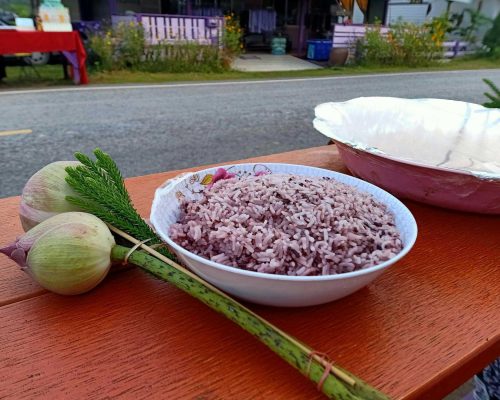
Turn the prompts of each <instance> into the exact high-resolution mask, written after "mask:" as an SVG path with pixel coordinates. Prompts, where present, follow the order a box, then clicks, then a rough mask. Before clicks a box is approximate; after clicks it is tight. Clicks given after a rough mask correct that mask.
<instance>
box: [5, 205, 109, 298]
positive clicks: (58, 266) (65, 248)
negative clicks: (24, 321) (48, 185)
mask: <svg viewBox="0 0 500 400" xmlns="http://www.w3.org/2000/svg"><path fill="white" fill-rule="evenodd" d="M114 245H115V240H114V238H113V235H112V234H111V232H110V231H109V229H108V227H107V226H106V224H105V223H104V222H102V221H101V220H100V219H99V218H97V217H95V216H93V215H91V214H86V213H80V212H70V213H63V214H59V215H57V216H54V217H52V218H49V219H47V220H45V221H44V222H42V223H40V224H39V225H37V226H36V227H35V228H33V230H31V231H29V232H28V233H26V234H25V235H24V236H22V237H21V238H19V239H17V240H16V242H14V243H13V244H11V245H9V246H6V247H4V248H3V249H0V252H1V253H4V254H7V255H8V256H9V257H10V258H12V259H13V260H14V261H16V262H17V263H18V264H19V265H20V266H21V268H22V269H23V270H25V271H26V272H27V273H29V274H30V275H31V276H32V277H33V279H34V280H35V281H37V282H38V283H39V284H40V285H41V286H43V287H44V288H45V289H47V290H50V291H52V292H55V293H59V294H66V295H72V294H80V293H85V292H87V291H89V290H91V289H93V288H94V287H95V286H97V285H98V284H99V283H100V282H101V281H102V280H103V279H104V277H105V276H106V274H107V273H108V271H109V268H110V266H111V249H112V248H113V246H114Z"/></svg>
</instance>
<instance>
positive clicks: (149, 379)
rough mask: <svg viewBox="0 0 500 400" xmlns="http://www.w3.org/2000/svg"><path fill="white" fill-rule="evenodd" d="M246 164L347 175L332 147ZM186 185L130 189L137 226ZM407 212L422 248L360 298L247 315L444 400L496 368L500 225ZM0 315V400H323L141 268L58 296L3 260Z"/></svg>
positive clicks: (134, 182) (480, 218) (391, 388)
mask: <svg viewBox="0 0 500 400" xmlns="http://www.w3.org/2000/svg"><path fill="white" fill-rule="evenodd" d="M247 161H258V162H286V163H300V164H305V165H310V166H315V167H321V168H328V169H331V170H336V171H342V172H345V168H344V166H343V164H342V162H341V161H340V159H339V155H338V153H337V150H336V148H335V146H324V147H317V148H311V149H306V150H299V151H294V152H289V153H283V154H275V155H270V156H266V157H259V158H254V159H251V160H247ZM194 169H196V168H193V170H194ZM180 172H182V171H171V172H164V173H159V174H154V175H148V176H142V177H137V178H131V179H127V181H126V183H127V187H128V189H129V190H130V193H131V196H132V199H133V201H134V203H135V205H136V206H137V208H138V210H139V211H140V212H141V213H142V215H144V216H145V217H147V216H148V215H149V210H150V205H151V201H152V198H153V194H154V190H155V188H156V187H158V186H159V185H160V184H161V183H162V182H164V181H165V180H166V179H167V178H171V177H173V176H175V175H177V174H178V173H180ZM405 203H406V204H407V205H408V207H409V208H410V210H411V211H412V212H413V214H414V215H415V218H416V220H417V223H418V227H419V237H418V239H417V242H416V244H415V247H414V248H413V250H412V251H411V252H410V253H409V254H408V255H407V256H406V257H405V258H404V259H403V260H401V261H400V262H398V263H397V264H395V265H394V266H391V267H390V268H389V269H388V270H387V271H386V272H385V273H384V274H383V275H382V276H380V277H379V278H377V279H376V280H375V281H374V282H373V283H372V284H370V285H368V286H367V287H366V288H364V289H362V290H360V291H359V292H357V293H355V294H353V295H351V296H349V297H347V298H344V299H342V300H339V301H336V302H333V303H330V304H325V305H322V306H316V307H308V308H296V309H285V308H273V307H264V306H256V305H249V306H250V308H251V309H252V310H254V311H256V312H257V313H259V314H260V315H262V316H263V317H264V318H267V319H269V320H270V321H271V322H272V323H274V324H276V325H277V326H278V327H280V328H282V329H283V330H285V331H287V332H288V333H290V334H292V335H294V336H296V337H297V338H299V339H300V340H302V341H304V342H306V343H308V344H309V345H310V346H311V347H312V348H314V349H316V350H318V351H322V352H325V353H327V354H328V355H329V356H330V357H331V358H332V359H333V360H334V362H337V363H338V364H339V365H341V366H343V367H345V368H347V369H349V370H350V371H351V372H353V373H355V374H356V375H358V376H360V377H361V378H363V379H365V380H366V381H367V382H369V383H370V384H371V385H373V386H375V387H376V388H378V389H380V390H381V391H383V392H384V393H386V394H387V395H389V396H390V397H391V398H394V399H404V400H419V399H420V400H433V399H435V400H438V399H442V398H443V396H445V395H446V394H447V393H449V392H451V391H452V390H453V389H455V388H456V387H458V386H459V385H461V384H462V383H463V382H465V381H466V380H467V379H469V378H470V377H471V376H472V375H473V374H474V373H476V372H477V371H479V370H480V369H482V368H483V367H484V366H486V365H487V364H488V363H490V362H491V361H493V360H494V359H495V358H496V357H498V356H499V355H500V313H499V308H500V307H499V306H500V279H499V278H500V246H499V245H498V243H499V239H500V217H499V216H487V215H475V214H467V213H461V212H455V211H450V210H444V209H440V208H436V207H431V206H427V205H423V204H418V203H414V202H411V201H405ZM18 204H19V198H18V197H13V198H6V199H2V200H0V213H1V215H2V220H1V222H0V227H1V228H0V244H6V243H9V242H11V241H12V240H14V239H15V237H16V236H17V235H19V234H20V233H21V227H20V224H19V219H18V216H17V209H18ZM297 295H298V296H300V293H297ZM0 305H1V306H0V321H1V322H0V349H1V351H0V378H1V382H2V383H1V385H0V398H2V399H16V400H20V399H33V398H47V399H55V398H67V399H83V398H85V399H128V398H130V399H140V398H148V399H316V398H317V399H320V398H322V394H321V393H319V392H318V391H316V388H315V386H314V385H313V384H311V382H310V381H309V380H308V379H307V378H305V377H302V376H301V375H300V374H299V373H298V372H297V371H296V370H294V369H293V368H292V367H290V366H289V365H288V364H286V363H285V362H284V361H282V360H281V359H280V358H279V357H278V356H276V355H275V354H274V353H272V352H271V351H270V350H269V349H267V348H266V347H265V346H264V345H262V344H261V343H260V342H258V341H257V340H256V339H255V338H253V337H252V336H251V335H249V334H248V333H246V332H245V331H243V330H241V329H240V328H239V327H237V326H236V325H235V324H233V323H232V322H230V321H228V320H227V319H225V318H224V317H223V316H221V315H219V314H217V313H216V312H214V311H212V310H211V309H209V308H207V307H206V306H205V305H203V304H201V303H200V302H198V301H197V300H195V299H193V298H191V297H190V296H188V295H187V294H185V293H184V292H181V291H180V290H178V289H176V288H175V287H173V286H171V285H169V284H167V283H165V282H162V281H159V280H156V279H155V278H153V277H152V276H150V275H148V274H146V273H144V272H142V271H141V270H139V269H135V268H129V269H121V270H118V271H115V272H114V273H112V274H110V276H108V278H106V280H105V281H104V282H103V283H102V284H101V285H100V286H99V287H98V288H96V289H95V290H93V291H91V292H90V293H88V294H85V295H81V296H74V297H63V296H58V295H55V294H52V293H48V292H46V291H44V290H43V289H41V288H40V287H39V286H37V285H36V284H35V283H33V282H32V281H31V279H30V278H29V277H28V276H27V275H26V274H24V273H23V272H21V271H20V270H19V268H18V267H17V266H16V265H15V264H14V263H13V262H11V261H10V260H9V259H7V257H3V256H1V255H0Z"/></svg>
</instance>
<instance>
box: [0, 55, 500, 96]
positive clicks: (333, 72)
mask: <svg viewBox="0 0 500 400" xmlns="http://www.w3.org/2000/svg"><path fill="white" fill-rule="evenodd" d="M499 67H500V63H499V62H498V60H491V59H488V58H467V59H465V58H464V59H457V60H452V61H449V62H444V63H439V64H435V65H433V66H430V67H426V68H404V67H362V66H348V67H341V68H324V69H314V70H303V71H282V72H274V71H273V72H240V71H227V72H222V73H162V72H157V73H147V72H139V71H137V72H131V71H114V72H107V73H102V72H101V73H92V74H90V82H91V83H94V84H119V83H165V82H189V81H217V80H240V79H272V78H303V77H321V76H345V75H358V74H373V73H394V72H417V71H453V70H475V69H487V68H499ZM37 70H38V72H39V73H40V77H37V76H36V75H35V74H34V73H33V72H32V71H29V68H24V72H25V73H27V74H28V76H25V75H24V76H23V75H22V72H23V71H22V68H21V67H7V76H8V78H7V79H5V81H4V83H3V84H2V85H1V86H0V88H6V89H15V88H23V87H34V86H35V87H40V86H42V87H44V86H57V85H71V84H72V83H71V81H66V80H64V79H63V73H62V67H61V66H60V65H45V66H42V67H37Z"/></svg>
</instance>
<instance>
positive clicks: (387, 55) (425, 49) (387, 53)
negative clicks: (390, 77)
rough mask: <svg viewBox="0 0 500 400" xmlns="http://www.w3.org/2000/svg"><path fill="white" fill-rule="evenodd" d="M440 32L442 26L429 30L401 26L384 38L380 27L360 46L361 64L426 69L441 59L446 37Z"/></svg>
mask: <svg viewBox="0 0 500 400" xmlns="http://www.w3.org/2000/svg"><path fill="white" fill-rule="evenodd" d="M438 28H439V24H435V25H434V26H431V27H430V26H418V25H415V24H412V23H407V22H398V23H396V24H394V25H392V26H391V30H390V32H388V33H387V34H383V33H382V31H381V29H380V26H379V25H377V26H375V27H374V28H371V29H368V30H367V33H366V35H365V37H364V38H363V39H362V40H360V41H359V42H358V43H357V50H358V52H359V53H358V60H359V62H360V64H362V65H368V66H407V67H420V66H427V65H429V64H431V63H432V62H433V61H434V60H436V59H437V58H440V57H442V53H443V47H442V37H443V36H444V34H441V33H439V34H438V33H437V30H438ZM442 29H443V28H441V30H442Z"/></svg>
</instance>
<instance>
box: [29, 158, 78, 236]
mask: <svg viewBox="0 0 500 400" xmlns="http://www.w3.org/2000/svg"><path fill="white" fill-rule="evenodd" d="M77 165H80V163H79V162H78V161H56V162H53V163H51V164H49V165H46V166H45V167H43V168H42V169H41V170H39V171H38V172H36V173H35V174H34V175H33V176H32V177H31V178H30V179H29V180H28V182H27V183H26V185H25V186H24V189H23V193H22V195H21V205H20V209H19V217H20V218H21V224H22V226H23V229H24V231H25V232H27V231H28V230H30V229H31V228H33V227H34V226H36V225H37V224H39V223H40V222H42V221H45V220H46V219H48V218H50V217H53V216H54V215H56V214H59V213H63V212H67V211H78V210H79V208H78V207H77V206H75V205H73V204H71V203H68V202H67V201H66V196H78V195H77V193H76V192H75V191H74V190H73V189H71V187H70V186H69V185H68V184H67V183H66V176H67V173H66V171H65V170H64V169H65V168H66V167H69V166H71V167H74V166H77Z"/></svg>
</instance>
